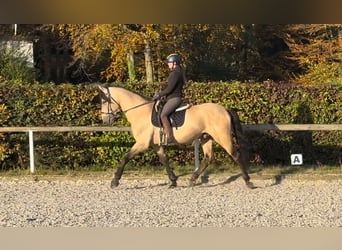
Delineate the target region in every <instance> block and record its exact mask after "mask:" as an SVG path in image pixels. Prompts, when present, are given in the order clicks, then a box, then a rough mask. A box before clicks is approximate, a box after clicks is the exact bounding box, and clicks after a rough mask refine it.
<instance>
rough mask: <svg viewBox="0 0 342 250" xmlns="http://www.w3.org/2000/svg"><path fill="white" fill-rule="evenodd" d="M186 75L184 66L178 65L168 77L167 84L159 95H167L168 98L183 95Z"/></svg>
mask: <svg viewBox="0 0 342 250" xmlns="http://www.w3.org/2000/svg"><path fill="white" fill-rule="evenodd" d="M183 85H184V77H183V70H182V68H181V67H180V66H179V65H177V66H176V67H175V68H174V69H173V70H172V71H171V72H170V75H169V77H168V79H167V86H166V88H165V89H164V90H162V91H161V92H160V93H159V96H166V98H167V99H170V98H172V97H180V98H182V95H183Z"/></svg>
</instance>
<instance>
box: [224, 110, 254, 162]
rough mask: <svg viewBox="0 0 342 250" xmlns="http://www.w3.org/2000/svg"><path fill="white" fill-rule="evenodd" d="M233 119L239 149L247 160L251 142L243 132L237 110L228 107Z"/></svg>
mask: <svg viewBox="0 0 342 250" xmlns="http://www.w3.org/2000/svg"><path fill="white" fill-rule="evenodd" d="M226 110H227V112H228V114H229V115H230V117H231V120H232V132H233V136H234V138H235V141H236V144H237V147H238V151H239V153H240V154H241V155H242V157H243V158H245V160H246V161H248V159H249V151H250V150H249V149H250V143H249V141H248V139H247V138H246V136H245V135H244V133H243V130H242V126H241V122H240V118H239V116H238V114H237V112H236V111H235V110H233V109H226Z"/></svg>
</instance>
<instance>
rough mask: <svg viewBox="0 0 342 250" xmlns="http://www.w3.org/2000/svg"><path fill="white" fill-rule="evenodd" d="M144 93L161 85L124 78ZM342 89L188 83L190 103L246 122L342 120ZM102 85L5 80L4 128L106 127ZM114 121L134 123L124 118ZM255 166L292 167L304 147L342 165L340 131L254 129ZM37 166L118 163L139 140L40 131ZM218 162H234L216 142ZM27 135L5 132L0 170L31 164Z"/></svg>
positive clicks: (310, 158) (150, 155)
mask: <svg viewBox="0 0 342 250" xmlns="http://www.w3.org/2000/svg"><path fill="white" fill-rule="evenodd" d="M121 85H122V86H125V87H127V88H129V89H132V90H134V91H135V92H138V93H141V94H142V95H144V96H149V97H151V96H153V95H154V93H155V92H157V91H158V90H160V89H161V85H162V84H160V83H154V84H146V83H122V84H121ZM341 90H342V88H341V87H336V86H335V87H334V86H323V87H322V86H321V87H319V88H314V87H303V86H299V85H294V84H290V83H273V82H269V83H253V84H252V83H240V82H232V83H227V82H209V83H196V82H194V83H188V84H187V85H186V88H185V100H186V101H187V102H190V103H193V104H198V103H204V102H215V103H220V104H222V105H224V106H226V107H229V108H234V109H236V110H237V111H238V114H239V115H240V119H241V122H242V123H248V124H256V123H260V124H262V123H317V124H331V123H337V124H338V123H339V124H341V123H342V94H341ZM98 93H99V92H98V90H97V86H96V84H84V85H82V84H80V85H71V84H61V85H55V84H51V83H46V84H26V85H24V84H14V83H13V84H9V83H6V84H0V100H1V102H0V124H1V126H90V125H96V126H99V125H102V122H101V119H100V100H99V96H98ZM114 125H115V126H129V124H128V123H127V121H126V120H125V118H124V117H122V119H120V120H118V121H116V123H115V124H114ZM247 136H248V138H249V140H250V143H251V150H252V153H253V154H252V158H251V162H252V163H258V164H260V163H263V164H289V154H290V153H291V152H293V153H296V152H297V153H298V152H299V151H300V152H303V154H304V161H305V162H307V163H310V164H311V163H312V164H316V163H317V162H320V163H322V164H332V165H338V164H339V161H340V158H341V148H342V131H333V132H320V131H314V132H275V131H268V132H264V133H256V132H249V133H248V134H247ZM34 139H35V154H36V166H37V168H41V169H44V168H49V169H56V170H58V169H78V168H88V167H91V166H96V167H97V168H98V169H100V170H102V169H107V168H112V167H113V166H116V165H117V163H118V161H119V160H120V158H121V157H122V156H123V155H124V154H125V153H126V152H127V151H128V150H129V148H130V147H131V146H132V145H133V143H134V139H133V138H132V136H131V135H130V133H127V132H63V133H57V132H56V133H52V132H51V133H50V132H49V133H47V132H43V133H34ZM215 150H216V151H215V158H216V161H217V163H218V164H230V163H232V161H231V159H230V157H229V156H227V154H226V153H225V152H224V151H223V150H222V149H221V148H220V147H218V146H215ZM28 151H29V150H28V139H27V135H26V134H23V133H10V134H9V133H3V134H0V167H1V169H3V170H7V169H14V168H20V169H21V168H25V169H26V168H27V166H28V161H29V159H28ZM167 152H168V155H169V157H170V158H171V159H172V161H173V162H174V164H178V165H188V164H193V157H194V155H193V151H192V150H178V149H172V148H170V149H169V150H168V151H167ZM130 165H131V166H137V167H139V166H143V165H156V166H159V163H158V158H157V156H156V154H155V153H154V152H152V150H150V151H148V152H146V153H145V154H141V155H139V156H137V157H136V158H135V159H134V160H132V162H130Z"/></svg>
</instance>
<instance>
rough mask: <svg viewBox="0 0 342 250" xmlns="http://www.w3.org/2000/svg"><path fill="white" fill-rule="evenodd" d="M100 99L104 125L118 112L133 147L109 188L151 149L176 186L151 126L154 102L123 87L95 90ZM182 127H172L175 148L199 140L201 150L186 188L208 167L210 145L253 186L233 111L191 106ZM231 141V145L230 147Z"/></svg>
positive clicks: (209, 105)
mask: <svg viewBox="0 0 342 250" xmlns="http://www.w3.org/2000/svg"><path fill="white" fill-rule="evenodd" d="M99 89H100V96H101V113H102V120H103V122H104V123H109V124H111V123H112V121H113V118H114V116H115V115H116V113H117V112H118V111H121V112H123V113H124V114H125V115H126V118H127V120H128V122H129V123H130V125H131V132H132V135H133V137H134V139H135V144H134V145H133V146H132V148H131V149H130V151H129V152H128V153H127V154H126V155H125V156H124V157H123V158H122V159H121V162H120V164H119V166H118V168H117V171H116V172H115V174H114V178H113V180H112V181H111V187H112V188H114V187H117V186H118V185H119V180H120V179H121V177H122V174H123V171H124V168H125V165H126V164H127V163H128V162H129V160H131V159H132V158H133V157H134V156H136V155H137V154H139V153H141V152H144V151H145V150H147V149H148V148H149V147H152V148H153V149H154V150H155V151H156V152H157V155H158V157H159V161H160V162H161V163H162V164H163V166H164V167H165V168H166V172H167V174H168V177H169V180H170V182H171V184H170V187H176V186H177V178H178V177H177V176H176V175H175V174H174V172H173V168H172V167H171V166H170V165H169V161H168V159H167V157H166V154H165V151H164V145H163V144H161V143H160V138H161V136H160V126H158V124H154V123H153V119H152V113H153V112H152V111H153V110H154V106H155V105H154V102H153V101H151V99H150V98H145V97H143V96H141V95H139V94H137V93H135V92H133V91H130V90H128V89H126V88H123V87H116V86H115V87H102V86H99ZM183 113H184V119H183V120H182V125H173V133H174V137H175V139H176V141H177V143H178V144H179V145H191V144H192V143H193V142H194V140H196V139H199V140H200V142H201V147H202V150H203V159H202V162H201V166H200V167H199V168H198V169H197V170H195V171H194V173H193V174H192V176H191V178H190V183H189V184H190V186H193V185H195V184H196V180H197V179H198V177H199V176H200V175H201V174H202V173H203V172H204V171H205V169H206V168H207V167H208V165H209V163H210V161H211V159H212V157H213V141H215V142H216V143H218V144H219V145H220V146H222V147H223V148H224V149H225V151H226V152H227V153H228V154H229V155H230V156H231V157H232V158H233V160H234V161H235V162H236V163H237V164H238V165H239V166H240V169H241V172H242V178H243V180H244V181H245V184H246V185H247V187H249V188H253V183H252V182H251V181H250V177H249V175H248V159H247V150H246V143H245V142H246V140H245V138H244V136H243V134H242V128H241V124H240V120H239V117H238V115H237V113H236V112H235V111H232V110H228V109H226V108H225V107H223V106H221V105H219V104H215V103H203V104H198V105H193V106H191V107H190V108H188V109H186V110H185V111H183ZM234 139H235V143H234Z"/></svg>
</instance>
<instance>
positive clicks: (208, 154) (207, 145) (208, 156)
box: [189, 135, 213, 186]
mask: <svg viewBox="0 0 342 250" xmlns="http://www.w3.org/2000/svg"><path fill="white" fill-rule="evenodd" d="M207 136H209V135H207ZM201 144H202V150H203V155H204V156H203V160H202V162H201V166H200V167H199V168H198V169H197V170H196V171H195V172H194V173H193V174H192V176H191V178H190V183H189V185H190V186H194V185H195V184H196V180H197V179H198V177H199V176H200V175H201V174H203V173H204V171H205V170H206V169H207V167H208V166H209V163H210V162H211V160H212V158H213V140H212V139H211V138H210V139H203V138H202V139H201Z"/></svg>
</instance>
